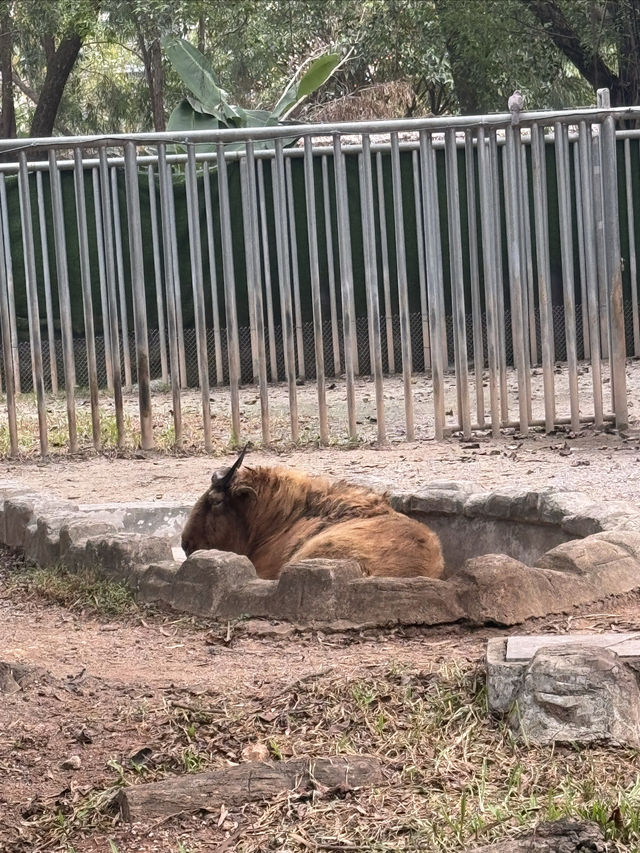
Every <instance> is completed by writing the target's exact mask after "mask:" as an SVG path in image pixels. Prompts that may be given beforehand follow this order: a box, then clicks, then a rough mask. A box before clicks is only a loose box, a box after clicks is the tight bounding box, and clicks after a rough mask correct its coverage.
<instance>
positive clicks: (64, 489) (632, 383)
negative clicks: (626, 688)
mask: <svg viewBox="0 0 640 853" xmlns="http://www.w3.org/2000/svg"><path fill="white" fill-rule="evenodd" d="M605 373H606V365H605ZM554 380H555V385H556V393H557V412H558V415H559V416H566V415H568V414H569V403H568V378H567V375H566V370H565V369H563V368H557V370H556V373H555V374H554ZM578 380H579V389H580V401H581V403H580V412H581V415H590V414H591V412H592V405H591V409H590V404H589V400H590V399H591V397H592V385H591V382H592V378H591V374H590V367H589V365H587V364H582V365H581V366H580V368H579V376H578ZM484 384H485V386H486V381H485V383H484ZM531 385H532V414H533V417H534V418H536V417H538V418H541V417H543V416H544V395H543V389H542V376H541V371H540V370H534V371H533V372H532V377H531ZM603 387H604V389H605V393H604V409H605V412H606V411H608V410H609V409H610V399H609V395H608V392H607V389H608V385H607V377H606V375H605V376H604V384H603ZM508 388H509V405H510V410H509V411H510V417H511V418H517V411H518V410H517V398H516V391H517V378H516V376H515V374H514V373H513V371H510V372H509V374H508ZM432 390H433V389H432V386H431V382H430V380H429V379H428V378H427V377H424V376H415V377H414V378H413V380H412V397H413V404H414V417H415V426H416V437H417V439H418V440H417V441H415V442H412V443H407V442H406V440H405V407H404V396H403V386H402V379H401V377H387V378H385V395H384V397H385V420H386V429H387V438H388V443H387V444H386V445H384V446H382V447H379V446H378V445H377V444H376V429H377V426H376V407H375V388H374V385H373V383H372V382H371V381H370V380H369V379H366V378H364V379H359V380H357V382H356V413H357V428H358V435H359V437H360V441H359V442H358V443H356V444H353V443H351V442H350V441H349V439H348V435H347V433H346V424H347V414H346V391H345V387H344V382H343V381H342V380H336V381H335V382H331V383H329V385H328V389H327V405H328V414H329V426H330V431H331V436H332V440H331V444H330V446H329V447H326V448H323V447H319V446H318V434H317V431H318V402H317V396H316V391H315V386H314V385H313V384H312V383H307V384H306V385H304V386H301V387H299V388H298V389H297V393H298V413H299V423H300V443H299V445H298V446H294V445H292V444H291V441H290V434H289V426H290V424H289V409H288V405H289V403H288V393H287V388H286V386H284V385H282V384H281V385H275V386H270V387H269V406H270V409H269V411H270V424H271V436H272V445H271V448H270V449H269V450H263V449H260V444H261V427H260V401H259V397H258V395H257V391H256V388H255V387H250V386H247V387H245V388H242V389H241V391H240V407H241V414H242V416H241V427H242V434H241V441H242V442H246V441H248V442H250V447H251V448H252V449H251V450H250V452H249V455H248V459H247V461H248V462H249V463H255V464H268V465H284V466H288V467H295V468H301V469H303V470H306V471H308V472H309V473H314V474H323V475H326V476H329V477H344V478H347V479H351V480H357V481H361V482H365V483H368V484H370V485H372V486H374V487H376V488H381V489H387V488H390V489H411V490H415V489H419V488H420V487H421V486H422V485H423V484H425V483H429V482H431V481H433V480H442V479H445V480H465V481H472V482H473V483H475V484H477V486H478V488H479V489H486V490H493V489H499V488H503V487H506V486H518V487H530V488H532V489H539V488H545V487H548V486H552V487H553V488H556V489H563V490H571V491H582V492H585V493H586V494H589V495H591V496H593V497H594V498H596V499H609V500H630V501H637V500H639V499H640V421H639V420H638V416H639V414H640V361H635V360H630V361H629V362H628V363H627V390H628V400H629V418H630V425H629V428H628V430H627V431H625V432H624V434H622V435H619V434H618V433H617V432H616V431H615V430H613V429H612V428H611V427H606V428H605V429H604V430H596V429H595V428H594V427H593V425H588V424H585V425H584V427H583V428H582V429H581V430H580V431H579V432H578V433H573V432H572V431H571V429H570V428H569V427H558V429H557V430H556V431H555V432H554V433H553V434H550V435H545V434H544V431H543V430H542V429H537V430H535V429H534V430H531V431H530V432H529V433H527V435H526V436H520V435H519V434H518V432H517V430H516V429H515V428H509V429H507V430H504V431H503V435H502V437H501V438H499V439H492V438H491V436H490V430H488V429H486V430H479V431H477V432H476V433H475V434H474V436H473V439H472V440H471V441H463V440H462V439H461V438H460V437H456V435H455V434H454V435H453V436H452V437H450V438H447V439H445V440H444V441H442V442H436V441H435V440H434V439H433V438H432V435H433V395H432ZM483 390H484V395H485V405H487V404H488V399H487V398H488V390H487V389H486V387H485V388H484V389H483ZM445 396H446V403H445V405H446V406H447V411H448V412H450V413H452V412H453V410H454V408H453V407H454V405H455V398H456V386H455V381H454V378H453V377H450V376H448V377H446V382H445ZM469 398H470V400H471V404H472V405H471V408H472V411H473V409H474V405H475V389H474V386H473V381H472V382H471V385H470V388H469ZM77 404H78V405H77V411H78V431H79V435H80V441H81V446H82V445H83V443H84V446H85V447H89V446H90V427H89V432H88V433H87V428H88V425H90V411H89V404H88V400H85V399H84V398H83V397H82V395H81V393H80V392H79V393H78V396H77ZM100 405H101V411H102V415H103V424H102V425H103V432H104V436H103V439H104V441H105V448H106V449H105V450H104V451H103V453H101V454H99V455H96V454H95V453H94V452H93V451H91V450H85V451H84V452H81V453H79V454H78V455H77V456H76V457H74V458H72V457H70V456H69V455H68V454H67V453H65V452H64V445H65V442H66V438H65V435H66V434H65V429H66V421H65V401H64V398H63V397H58V398H49V400H48V405H47V411H48V422H49V443H50V451H51V455H50V457H49V459H48V460H47V461H43V460H41V459H40V458H39V457H38V456H37V417H36V415H37V412H36V410H35V405H34V402H33V399H32V398H28V397H23V398H22V402H21V403H20V407H19V409H20V410H19V418H18V425H19V429H20V434H21V436H25V437H30V438H29V439H27V438H25V441H24V446H25V448H26V450H25V452H24V453H23V455H22V457H21V458H20V460H19V461H11V460H8V459H6V458H4V459H2V458H0V479H9V480H16V481H20V482H22V483H24V484H25V485H28V486H29V487H33V488H36V489H42V490H43V491H47V492H51V493H53V494H56V495H59V496H60V497H63V498H68V499H71V500H76V501H79V502H100V501H122V502H126V501H132V500H159V499H164V500H169V499H177V500H184V499H186V500H191V499H194V498H195V497H197V496H198V495H199V494H200V493H201V492H202V491H203V490H204V489H205V488H206V485H207V482H208V480H209V479H210V476H211V472H212V470H213V469H214V468H216V467H219V466H223V465H225V464H228V463H229V462H230V461H231V460H232V459H233V458H234V455H233V454H232V453H231V450H230V446H229V435H230V412H229V394H228V391H227V390H226V389H222V388H220V389H218V388H216V389H212V391H211V395H210V409H211V416H212V430H213V446H214V454H213V456H209V455H205V454H204V452H203V436H202V422H201V406H202V401H201V397H200V394H199V392H198V391H195V390H191V391H187V392H184V393H183V394H182V416H183V436H184V448H183V450H181V451H179V452H171V451H170V450H167V448H169V447H170V446H171V442H172V429H173V427H172V415H171V406H172V400H171V395H170V394H168V393H167V392H166V391H164V392H163V391H159V392H157V393H154V395H153V399H152V410H153V422H154V438H155V440H156V444H157V446H158V448H160V449H159V450H156V451H147V452H142V451H140V450H136V444H137V441H138V440H139V438H136V435H137V434H136V431H135V424H136V418H137V408H138V401H137V397H136V395H135V393H129V394H127V395H125V412H126V417H125V423H126V425H127V436H126V438H127V444H128V447H127V449H126V450H125V451H124V452H123V453H120V454H117V453H116V452H115V450H114V449H113V447H109V441H110V440H111V441H112V439H113V432H112V428H113V423H112V422H114V420H115V419H114V417H113V398H111V397H109V396H107V395H103V396H102V397H101V402H100ZM447 421H448V422H450V423H452V422H453V421H452V418H451V417H448V418H447ZM1 426H2V425H1V424H0V428H1ZM253 448H256V449H253Z"/></svg>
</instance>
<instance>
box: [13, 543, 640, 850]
mask: <svg viewBox="0 0 640 853" xmlns="http://www.w3.org/2000/svg"><path fill="white" fill-rule="evenodd" d="M14 564H15V560H14V559H13V558H11V557H10V556H9V555H8V554H6V553H5V554H4V555H3V561H2V566H3V569H2V577H1V581H2V585H1V586H0V648H1V649H2V654H1V656H0V658H1V659H2V660H5V661H8V662H11V663H20V664H21V665H24V666H26V667H27V668H28V670H29V671H30V675H29V676H28V677H27V679H26V681H25V682H23V689H22V690H21V691H20V692H17V693H14V694H13V695H2V694H0V772H1V778H2V780H3V781H2V783H1V784H0V849H2V850H7V851H12V853H13V852H14V851H15V853H23V851H36V850H67V851H70V850H74V851H97V850H109V849H111V850H113V849H116V850H119V851H132V853H133V851H141V853H151V851H167V852H168V851H171V853H178V851H204V850H207V851H209V850H219V851H223V850H239V851H247V852H248V851H265V850H270V849H281V850H290V851H303V850H310V849H311V850H353V849H366V850H380V851H383V850H384V851H391V850H427V849H428V850H442V851H458V850H463V849H466V847H467V845H469V844H471V843H472V842H473V841H474V840H475V839H476V838H477V840H478V841H479V842H485V843H486V842H487V841H489V840H491V838H492V837H495V836H501V835H504V834H507V833H512V832H515V831H517V828H518V825H519V824H522V825H525V826H531V825H533V824H535V823H536V821H537V820H539V819H544V818H546V817H555V816H557V815H558V814H562V813H568V814H573V815H576V816H589V817H592V818H596V819H598V820H599V821H600V822H601V823H602V824H603V825H604V826H605V827H606V828H607V831H608V832H609V834H613V835H615V836H616V838H617V841H616V844H617V847H616V848H612V849H619V850H629V851H630V850H632V849H637V846H635V845H636V844H637V842H638V840H639V839H640V836H638V835H637V829H638V827H637V823H638V820H637V811H638V810H637V806H638V804H640V794H639V793H638V788H639V783H638V772H637V766H636V760H635V756H634V755H633V754H632V753H631V752H630V751H626V750H608V751H605V750H598V749H589V750H584V751H583V752H580V751H576V750H564V749H562V748H560V749H557V750H556V752H555V754H554V758H553V761H549V754H548V751H546V750H542V749H541V750H535V749H526V748H524V747H519V746H516V745H515V744H513V743H512V742H511V739H510V737H509V735H508V733H507V732H505V731H504V730H503V729H502V728H501V726H497V725H496V724H495V723H494V722H492V721H490V720H489V719H488V718H487V716H486V707H485V703H484V690H483V676H482V671H481V670H482V668H481V663H482V659H483V655H484V649H485V641H486V638H487V637H488V636H496V635H498V634H500V633H501V632H500V631H498V630H497V629H494V630H492V629H484V630H474V631H469V630H468V629H464V628H462V627H460V626H452V627H449V628H440V629H435V630H434V629H431V630H424V631H423V630H418V629H405V630H389V631H368V632H366V633H364V634H361V635H344V634H335V635H323V634H322V633H321V632H317V631H314V632H303V633H293V632H292V629H291V628H290V627H289V626H276V627H274V626H272V625H269V624H267V623H263V622H250V623H238V624H237V625H231V626H228V625H218V626H216V625H207V624H204V623H195V622H194V621H193V620H189V619H184V618H182V619H176V618H175V616H172V615H164V616H163V615H162V614H158V613H140V612H139V613H136V614H134V615H133V616H131V615H129V616H126V617H123V618H112V619H105V618H102V617H98V616H95V615H94V616H92V615H88V614H87V613H86V612H85V613H83V612H82V611H81V610H79V609H78V608H79V607H80V603H79V602H76V604H75V607H74V608H72V609H69V608H68V607H66V606H60V605H57V604H52V603H50V602H47V601H45V600H43V599H42V597H41V596H39V595H37V594H36V593H35V592H34V591H33V587H32V586H31V585H30V583H29V581H28V579H27V580H25V579H24V578H23V580H22V581H21V582H20V584H19V585H17V586H16V585H15V583H14V582H12V581H11V578H12V577H15V575H14V569H13V566H14ZM27 578H28V576H27ZM89 603H90V602H89ZM612 628H613V629H616V628H618V629H620V630H630V629H639V628H640V606H639V603H638V597H637V596H635V595H630V596H626V597H624V598H621V599H618V600H609V601H607V602H606V603H605V604H600V605H596V606H593V607H591V608H588V609H585V611H584V612H583V613H582V614H580V613H578V612H575V613H572V614H567V615H566V616H563V617H561V618H556V619H547V620H538V621H537V622H536V623H535V624H533V623H532V624H531V625H528V626H523V629H522V630H523V631H527V630H528V631H532V630H535V631H550V632H565V631H567V630H583V629H589V630H596V631H599V630H611V629H612ZM256 744H260V745H262V746H263V747H266V748H267V749H268V751H269V754H270V756H271V757H272V758H273V759H278V758H288V757H293V756H304V755H311V756H313V755H331V754H335V752H344V753H353V752H373V753H375V754H378V755H379V756H381V757H383V758H384V760H385V762H386V763H387V766H388V775H389V783H390V784H389V786H387V787H384V788H383V789H381V790H378V791H373V792H369V791H360V792H353V793H350V794H347V795H346V796H345V795H342V796H335V795H334V794H332V793H331V792H326V793H324V794H323V793H322V792H320V794H318V795H317V796H316V797H315V798H311V799H310V798H309V796H308V795H295V794H293V795H286V796H282V797H279V798H277V799H276V800H275V801H273V802H271V803H268V804H250V805H247V806H246V807H244V808H235V809H233V808H231V809H229V810H227V809H226V808H223V809H219V808H216V810H215V811H214V812H213V813H212V814H206V813H205V814H199V815H197V816H194V817H188V816H178V817H176V818H173V819H172V820H170V821H163V822H158V821H150V822H148V823H146V824H140V825H135V826H134V827H130V826H127V825H125V824H122V823H121V822H120V820H119V819H118V817H117V814H116V811H115V809H114V807H113V804H112V801H113V798H114V796H115V793H116V792H117V790H118V788H119V787H120V786H121V785H122V784H137V783H139V782H140V781H144V780H151V779H155V778H162V777H165V776H167V775H174V774H178V773H185V772H192V771H196V770H200V769H204V768H210V767H219V766H224V765H225V764H228V763H229V762H232V763H236V762H240V761H243V760H244V756H243V750H245V749H246V748H247V747H254V746H255V745H256ZM72 756H78V758H79V762H80V766H79V767H77V768H76V769H65V768H64V767H63V763H64V762H65V761H66V760H68V759H69V758H71V757H72ZM132 759H133V760H132ZM74 760H75V759H74ZM136 762H137V767H136ZM616 804H620V806H621V809H622V811H621V813H620V814H621V816H620V817H619V818H616V820H618V825H619V828H618V830H616V824H615V821H614V822H608V818H609V817H610V815H611V814H612V813H613V810H614V807H615V806H616ZM634 814H635V819H634V817H633V815H634ZM634 820H635V822H634ZM109 840H111V842H112V844H113V845H115V847H111V848H110V847H109Z"/></svg>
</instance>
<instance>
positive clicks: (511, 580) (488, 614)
mask: <svg viewBox="0 0 640 853" xmlns="http://www.w3.org/2000/svg"><path fill="white" fill-rule="evenodd" d="M455 579H456V581H455V582H456V584H457V588H458V600H459V603H460V606H461V609H462V611H463V612H464V614H465V616H466V618H467V619H468V620H469V621H470V622H473V623H474V624H476V625H482V624H486V623H487V622H489V623H493V624H496V625H517V624H518V623H520V622H524V621H525V620H526V619H530V618H531V617H534V616H545V615H546V614H547V613H552V612H554V610H556V609H557V608H558V589H557V581H558V578H557V577H555V576H554V575H553V573H551V572H546V571H543V570H542V569H532V568H531V567H530V566H526V565H525V564H524V563H521V562H519V561H518V560H513V559H512V558H511V557H507V556H506V555H505V554H485V555H484V556H482V557H474V558H473V559H471V560H467V562H466V563H465V565H464V566H463V568H462V570H461V571H460V572H459V573H458V574H457V575H455ZM560 580H562V578H560Z"/></svg>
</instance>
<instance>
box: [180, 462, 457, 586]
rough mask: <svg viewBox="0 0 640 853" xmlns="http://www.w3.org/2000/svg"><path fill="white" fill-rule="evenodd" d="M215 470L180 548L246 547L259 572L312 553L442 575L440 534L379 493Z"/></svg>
mask: <svg viewBox="0 0 640 853" xmlns="http://www.w3.org/2000/svg"><path fill="white" fill-rule="evenodd" d="M243 458H244V451H243V452H242V453H241V455H240V457H239V458H238V460H237V461H236V462H235V464H234V465H233V467H232V468H229V469H228V470H222V471H220V472H216V473H214V475H213V477H212V478H211V486H210V487H209V489H208V490H207V491H206V492H205V493H204V495H202V497H201V498H200V499H199V500H198V502H197V503H196V505H195V506H194V508H193V510H192V511H191V515H190V516H189V519H188V521H187V523H186V525H185V528H184V530H183V532H182V547H183V549H184V552H185V553H186V554H187V556H189V554H192V553H193V552H194V551H199V550H202V549H210V548H215V549H217V550H219V551H233V552H235V553H236V554H245V555H246V556H247V557H248V558H249V559H250V560H251V562H252V563H253V564H254V566H255V567H256V572H257V573H258V576H259V577H261V578H266V579H274V578H277V577H278V576H279V574H280V571H281V569H282V567H283V566H284V564H285V563H288V562H291V561H294V560H295V561H297V560H307V559H310V558H312V557H329V558H333V559H347V558H349V559H353V560H356V561H357V562H358V563H359V564H360V566H361V568H362V571H363V574H365V575H387V576H391V577H415V576H425V577H431V578H437V577H440V575H441V574H442V570H443V568H444V562H443V559H442V551H441V548H440V540H439V539H438V537H437V535H436V534H435V533H434V532H433V531H432V530H430V529H429V528H428V527H427V526H426V525H424V524H420V523H419V522H417V521H413V520H412V519H410V518H407V517H406V516H404V515H401V514H400V513H398V512H396V511H395V510H394V509H392V507H391V505H390V504H389V502H388V501H387V499H386V497H384V496H383V495H379V494H376V493H375V492H370V491H368V490H367V489H363V488H360V487H359V486H352V485H350V484H349V483H345V482H344V481H340V482H336V483H331V482H330V481H328V480H324V479H321V478H320V477H310V476H308V475H307V474H304V473H302V472H300V471H287V470H285V469H282V468H263V467H256V468H243V469H242V470H239V469H240V465H241V464H242V460H243Z"/></svg>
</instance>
